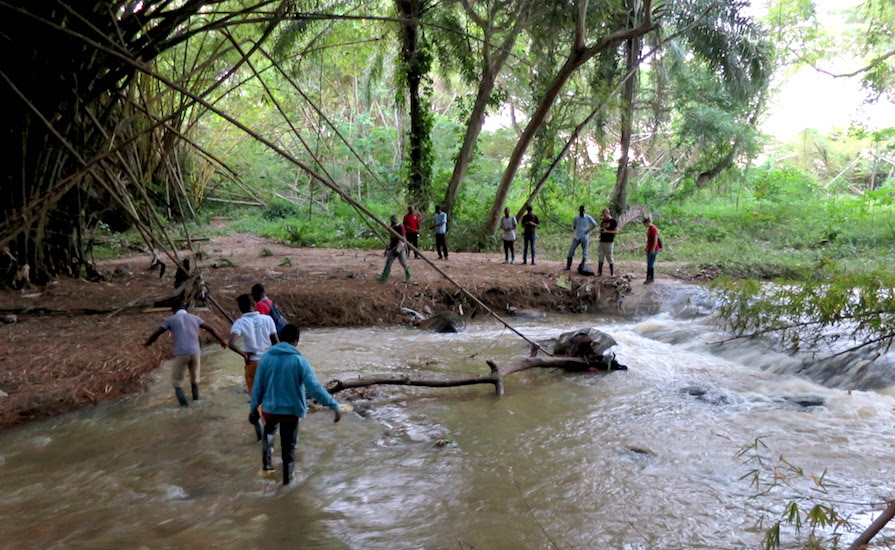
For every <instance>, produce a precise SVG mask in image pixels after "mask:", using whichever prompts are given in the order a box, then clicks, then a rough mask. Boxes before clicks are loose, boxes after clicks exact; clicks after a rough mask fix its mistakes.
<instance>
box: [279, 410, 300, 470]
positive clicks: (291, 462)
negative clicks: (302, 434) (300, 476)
mask: <svg viewBox="0 0 895 550" xmlns="http://www.w3.org/2000/svg"><path fill="white" fill-rule="evenodd" d="M280 419H281V420H280V424H281V426H280V446H281V447H282V449H281V453H282V457H283V485H289V482H290V481H292V474H293V472H294V471H295V443H296V442H297V441H298V417H297V416H281V417H280Z"/></svg>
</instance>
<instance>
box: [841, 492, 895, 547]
mask: <svg viewBox="0 0 895 550" xmlns="http://www.w3.org/2000/svg"><path fill="white" fill-rule="evenodd" d="M893 517H895V500H893V501H890V502H889V506H887V507H886V509H885V510H883V513H882V514H880V515H879V517H878V518H876V520H875V521H874V522H873V523H871V524H870V527H868V528H867V529H866V530H865V531H864V532H863V533H861V536H860V537H858V538H857V539H855V542H853V543H851V546H849V547H848V550H862V549H863V548H866V547H867V544H869V543H870V541H871V540H872V539H873V537H875V536H876V534H877V533H879V532H880V531H881V530H882V528H883V527H885V526H886V524H887V523H889V521H890V520H891V519H892V518H893Z"/></svg>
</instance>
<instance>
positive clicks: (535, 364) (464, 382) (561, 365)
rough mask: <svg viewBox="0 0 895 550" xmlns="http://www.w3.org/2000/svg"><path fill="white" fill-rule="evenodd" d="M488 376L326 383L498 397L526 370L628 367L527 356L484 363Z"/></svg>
mask: <svg viewBox="0 0 895 550" xmlns="http://www.w3.org/2000/svg"><path fill="white" fill-rule="evenodd" d="M486 363H487V364H488V367H490V369H491V373H490V374H487V375H484V376H476V377H473V378H457V379H453V380H426V379H414V378H411V377H409V376H407V375H402V376H387V375H383V376H377V377H372V378H358V379H356V380H348V381H343V380H338V379H336V380H331V381H330V382H329V383H327V387H326V389H327V391H329V393H330V394H332V395H335V394H337V393H339V392H341V391H345V390H349V389H353V388H365V387H368V386H379V385H384V386H422V387H427V388H453V387H457V386H471V385H474V384H492V385H493V386H494V390H495V391H496V392H497V395H503V394H504V385H503V377H504V376H508V375H510V374H514V373H517V372H522V371H524V370H528V369H534V368H542V369H563V370H565V371H569V372H600V371H603V372H608V371H610V370H627V367H624V366H622V365H619V364H618V363H617V362H615V360H614V359H613V360H612V363H610V364H607V363H604V362H602V361H597V362H594V361H587V360H585V359H582V358H580V357H526V358H524V359H520V360H518V361H513V362H512V363H509V364H507V365H505V366H503V367H500V366H498V365H497V363H495V362H494V361H490V360H489V361H486Z"/></svg>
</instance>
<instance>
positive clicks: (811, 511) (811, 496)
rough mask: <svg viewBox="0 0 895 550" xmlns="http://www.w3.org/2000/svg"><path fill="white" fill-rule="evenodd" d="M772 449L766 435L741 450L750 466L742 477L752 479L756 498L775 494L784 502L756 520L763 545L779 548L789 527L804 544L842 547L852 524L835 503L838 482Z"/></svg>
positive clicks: (814, 546) (747, 479) (768, 548)
mask: <svg viewBox="0 0 895 550" xmlns="http://www.w3.org/2000/svg"><path fill="white" fill-rule="evenodd" d="M770 453H773V450H772V449H771V448H770V447H769V446H768V445H767V443H765V438H764V437H757V438H755V439H754V440H753V441H752V443H750V444H748V445H745V446H743V448H741V449H740V450H739V452H738V453H737V458H739V459H740V460H742V462H743V464H744V465H745V466H746V467H747V468H748V471H747V472H746V473H745V474H743V475H742V476H741V477H740V480H741V481H748V483H749V486H750V487H751V489H752V490H753V491H755V493H754V494H753V495H752V498H757V497H760V496H764V497H767V496H771V495H773V496H774V497H775V498H777V499H778V502H781V503H782V504H779V505H777V506H775V508H776V509H777V510H779V514H774V512H773V510H766V511H764V512H763V513H762V515H761V516H760V517H759V519H758V521H757V522H756V527H757V528H758V529H759V530H760V531H761V532H762V541H761V545H762V546H761V547H762V548H763V549H765V550H779V548H781V529H782V528H784V527H788V528H791V529H792V530H793V531H794V535H795V538H796V540H797V541H798V543H799V546H800V547H803V548H825V547H831V548H838V545H839V540H840V538H841V537H842V535H843V534H844V532H845V531H847V530H848V529H849V528H850V527H851V524H849V522H848V520H847V518H845V517H843V515H842V514H841V513H840V512H839V511H838V510H837V509H836V508H834V506H833V504H832V502H833V500H832V499H831V498H830V491H831V489H833V488H834V487H836V485H835V484H834V483H832V482H831V481H830V480H828V479H827V477H828V476H827V471H826V470H824V471H823V472H822V473H821V474H819V475H818V474H809V473H807V472H805V470H804V469H802V468H800V467H799V466H797V465H795V464H793V463H792V462H790V461H789V460H787V459H786V458H784V457H783V455H780V454H779V453H777V454H770ZM769 454H770V456H769ZM767 524H770V526H769V527H766V525H767ZM806 528H807V533H805V529H806Z"/></svg>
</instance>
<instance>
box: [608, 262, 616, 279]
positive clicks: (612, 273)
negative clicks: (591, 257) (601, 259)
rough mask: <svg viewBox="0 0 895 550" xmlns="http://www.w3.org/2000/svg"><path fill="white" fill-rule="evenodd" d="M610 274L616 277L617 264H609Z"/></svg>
mask: <svg viewBox="0 0 895 550" xmlns="http://www.w3.org/2000/svg"><path fill="white" fill-rule="evenodd" d="M609 276H610V277H615V264H609Z"/></svg>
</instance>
